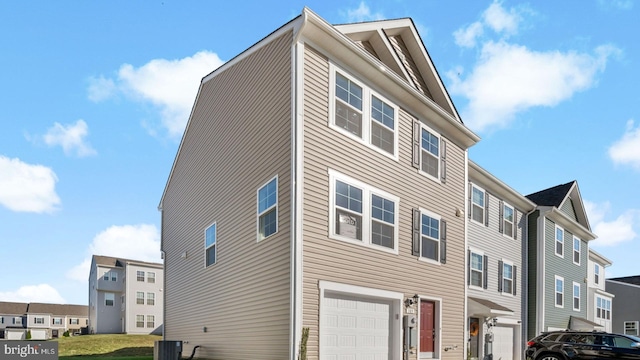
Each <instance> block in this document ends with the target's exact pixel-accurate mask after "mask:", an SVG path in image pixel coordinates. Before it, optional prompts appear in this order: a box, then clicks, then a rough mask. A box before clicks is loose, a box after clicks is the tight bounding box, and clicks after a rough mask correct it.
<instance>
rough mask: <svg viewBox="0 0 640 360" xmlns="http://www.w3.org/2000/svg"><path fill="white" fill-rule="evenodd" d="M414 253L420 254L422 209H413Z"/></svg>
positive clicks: (414, 254)
mask: <svg viewBox="0 0 640 360" xmlns="http://www.w3.org/2000/svg"><path fill="white" fill-rule="evenodd" d="M411 249H412V252H411V253H412V254H413V256H420V210H419V209H413V241H412V247H411Z"/></svg>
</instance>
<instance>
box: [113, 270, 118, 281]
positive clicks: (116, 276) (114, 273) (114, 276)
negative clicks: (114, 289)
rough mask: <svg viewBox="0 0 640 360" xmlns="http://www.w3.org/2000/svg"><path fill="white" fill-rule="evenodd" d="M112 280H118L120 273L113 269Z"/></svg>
mask: <svg viewBox="0 0 640 360" xmlns="http://www.w3.org/2000/svg"><path fill="white" fill-rule="evenodd" d="M111 281H118V273H117V272H115V271H111Z"/></svg>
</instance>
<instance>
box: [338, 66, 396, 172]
mask: <svg viewBox="0 0 640 360" xmlns="http://www.w3.org/2000/svg"><path fill="white" fill-rule="evenodd" d="M330 71H331V74H332V76H331V81H332V84H331V94H330V96H331V101H330V105H329V107H330V116H329V117H330V122H329V124H330V126H331V127H332V128H334V129H336V130H337V131H340V132H341V133H343V134H345V135H347V136H348V137H350V138H352V139H354V140H356V141H358V142H360V143H362V144H364V145H366V146H368V147H370V148H372V149H373V150H375V151H377V152H380V153H381V154H384V155H386V156H389V157H391V158H393V159H395V160H397V159H398V156H397V153H398V150H397V149H398V125H397V124H398V106H396V105H395V104H394V103H393V102H391V101H390V100H388V99H386V98H385V97H383V96H382V95H381V94H379V93H377V92H375V91H374V90H372V89H371V88H369V87H367V86H366V85H364V84H363V83H362V82H360V81H359V80H357V79H356V78H355V77H353V76H351V75H349V74H347V72H345V71H342V70H340V69H338V68H337V67H336V66H335V64H331V65H330Z"/></svg>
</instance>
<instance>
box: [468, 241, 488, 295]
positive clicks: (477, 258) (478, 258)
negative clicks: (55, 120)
mask: <svg viewBox="0 0 640 360" xmlns="http://www.w3.org/2000/svg"><path fill="white" fill-rule="evenodd" d="M486 269H487V264H486V257H485V256H484V254H483V253H481V252H479V251H475V250H469V285H471V286H475V287H478V288H481V289H484V288H486V283H485V272H486Z"/></svg>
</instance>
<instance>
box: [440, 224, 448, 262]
mask: <svg viewBox="0 0 640 360" xmlns="http://www.w3.org/2000/svg"><path fill="white" fill-rule="evenodd" d="M440 262H441V263H443V264H446V263H447V222H446V221H445V220H440Z"/></svg>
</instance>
